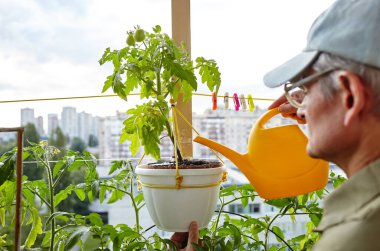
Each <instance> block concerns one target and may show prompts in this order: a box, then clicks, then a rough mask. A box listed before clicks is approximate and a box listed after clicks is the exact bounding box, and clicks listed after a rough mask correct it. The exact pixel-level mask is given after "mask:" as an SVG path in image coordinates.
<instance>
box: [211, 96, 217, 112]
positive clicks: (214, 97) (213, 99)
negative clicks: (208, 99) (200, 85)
mask: <svg viewBox="0 0 380 251" xmlns="http://www.w3.org/2000/svg"><path fill="white" fill-rule="evenodd" d="M217 107H218V98H217V97H216V92H213V93H212V109H213V110H216V108H217Z"/></svg>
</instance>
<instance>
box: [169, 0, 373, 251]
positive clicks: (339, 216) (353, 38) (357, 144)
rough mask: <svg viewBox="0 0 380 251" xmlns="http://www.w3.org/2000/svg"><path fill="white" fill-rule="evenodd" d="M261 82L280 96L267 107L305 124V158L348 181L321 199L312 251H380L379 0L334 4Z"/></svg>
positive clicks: (344, 0) (192, 233)
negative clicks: (332, 166)
mask: <svg viewBox="0 0 380 251" xmlns="http://www.w3.org/2000/svg"><path fill="white" fill-rule="evenodd" d="M264 83H265V84H266V85H267V86H269V87H278V86H281V85H283V86H284V90H285V94H284V96H283V97H280V98H279V99H278V100H277V101H275V102H274V103H273V104H272V105H271V106H270V108H275V107H278V109H279V110H280V112H281V113H282V114H283V115H284V116H290V117H293V118H297V119H298V120H301V121H304V122H307V124H308V129H309V130H308V131H309V142H308V146H307V151H308V153H309V155H310V156H312V157H315V158H321V159H325V160H327V161H330V162H333V163H336V164H337V165H338V166H339V167H340V168H341V169H342V170H343V171H344V172H345V173H346V174H347V177H348V178H349V179H348V181H346V182H345V183H344V184H343V185H342V186H341V187H339V188H338V189H337V190H335V191H334V192H333V193H331V194H330V195H329V196H328V197H327V199H326V200H325V202H324V215H323V217H322V221H321V223H320V225H319V226H318V228H317V229H316V231H319V232H321V233H322V236H321V238H320V239H319V241H318V242H317V243H316V245H315V247H314V249H313V250H314V251H316V250H318V251H320V250H321V251H322V250H323V251H332V250H344V251H350V250H352V251H354V250H355V251H359V250H380V239H379V237H380V234H379V229H380V0H338V1H336V2H335V3H334V4H333V5H332V6H331V7H330V8H329V9H327V10H326V11H325V12H324V13H322V14H321V15H320V16H319V17H318V19H317V20H316V21H315V22H314V24H313V25H312V27H311V29H310V31H309V35H308V40H307V46H306V48H305V49H304V51H302V52H301V53H300V54H298V55H297V56H295V57H294V58H292V59H290V60H289V61H287V62H286V63H284V64H283V65H281V66H279V67H277V68H276V69H274V70H272V71H271V72H269V73H267V74H266V75H265V76H264ZM196 230H197V228H196V225H195V226H194V224H192V225H191V229H190V237H191V238H190V237H189V242H191V241H196V237H197V236H196ZM175 236H178V235H174V236H173V237H175ZM189 248H190V247H189V245H188V249H187V250H192V249H189Z"/></svg>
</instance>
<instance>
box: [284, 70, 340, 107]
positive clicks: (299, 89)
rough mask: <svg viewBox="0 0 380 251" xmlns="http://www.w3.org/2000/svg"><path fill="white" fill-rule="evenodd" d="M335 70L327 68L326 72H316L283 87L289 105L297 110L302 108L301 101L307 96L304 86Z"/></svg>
mask: <svg viewBox="0 0 380 251" xmlns="http://www.w3.org/2000/svg"><path fill="white" fill-rule="evenodd" d="M335 70H337V68H328V69H327V70H324V71H321V72H317V73H315V74H312V75H310V76H308V77H306V78H303V79H301V80H299V81H297V82H295V83H291V82H288V83H286V84H285V85H284V90H285V97H286V99H287V100H288V101H289V103H290V104H291V105H292V106H294V107H295V108H297V109H300V108H304V106H303V99H304V98H305V96H306V94H307V88H306V84H309V83H312V82H314V81H316V80H317V79H318V78H320V77H322V76H323V75H326V74H328V73H330V72H332V71H335Z"/></svg>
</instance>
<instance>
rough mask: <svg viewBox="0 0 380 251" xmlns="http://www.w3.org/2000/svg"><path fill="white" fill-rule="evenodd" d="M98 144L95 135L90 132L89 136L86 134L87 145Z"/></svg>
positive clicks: (95, 145)
mask: <svg viewBox="0 0 380 251" xmlns="http://www.w3.org/2000/svg"><path fill="white" fill-rule="evenodd" d="M98 145H99V140H98V138H97V137H96V136H95V135H93V134H90V136H88V146H89V147H97V146H98Z"/></svg>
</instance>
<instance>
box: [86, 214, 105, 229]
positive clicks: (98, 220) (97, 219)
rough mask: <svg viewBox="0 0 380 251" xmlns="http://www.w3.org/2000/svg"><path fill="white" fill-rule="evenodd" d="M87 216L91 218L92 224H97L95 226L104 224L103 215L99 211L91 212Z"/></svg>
mask: <svg viewBox="0 0 380 251" xmlns="http://www.w3.org/2000/svg"><path fill="white" fill-rule="evenodd" d="M87 218H88V219H89V220H90V222H91V224H92V225H95V226H99V227H101V226H103V220H102V217H100V215H99V214H97V213H90V214H89V215H88V216H87Z"/></svg>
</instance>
